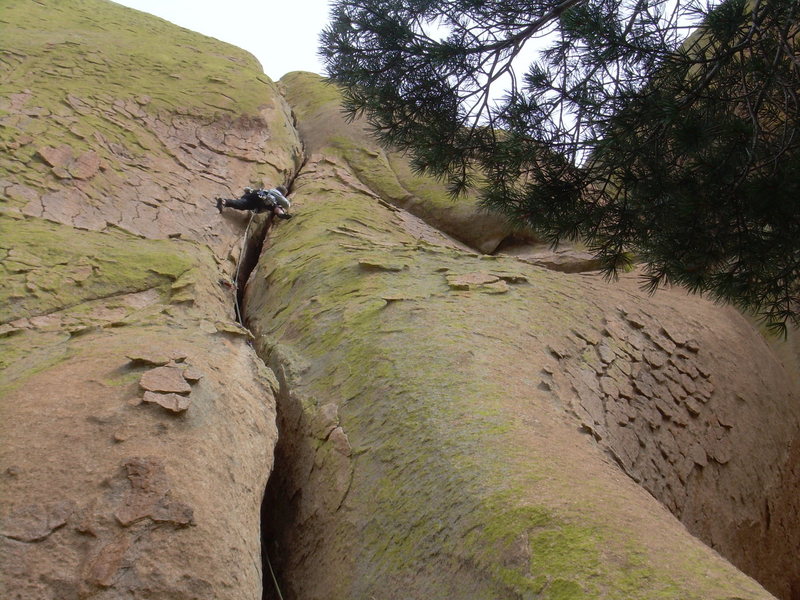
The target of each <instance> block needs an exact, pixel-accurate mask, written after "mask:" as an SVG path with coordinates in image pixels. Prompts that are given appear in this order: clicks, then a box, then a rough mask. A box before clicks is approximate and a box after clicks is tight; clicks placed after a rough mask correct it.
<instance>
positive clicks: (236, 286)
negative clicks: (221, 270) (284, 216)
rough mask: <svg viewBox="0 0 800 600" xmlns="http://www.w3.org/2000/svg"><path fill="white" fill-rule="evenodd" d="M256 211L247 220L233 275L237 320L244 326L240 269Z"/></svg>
mask: <svg viewBox="0 0 800 600" xmlns="http://www.w3.org/2000/svg"><path fill="white" fill-rule="evenodd" d="M255 216H256V213H254V212H251V213H250V220H249V221H248V222H247V228H246V229H245V230H244V238H242V249H241V250H240V251H239V260H238V261H237V262H236V274H235V275H234V276H233V292H234V295H235V300H236V301H235V302H234V306H235V307H236V321H237V322H238V323H239V324H240V325H242V326H244V319H242V307H241V306H240V305H239V304H240V303H239V270H240V269H241V267H242V259H243V258H244V249H245V248H246V247H247V236H248V235H249V234H250V225H251V224H252V223H253V219H254V218H255Z"/></svg>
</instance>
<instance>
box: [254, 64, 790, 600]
mask: <svg viewBox="0 0 800 600" xmlns="http://www.w3.org/2000/svg"><path fill="white" fill-rule="evenodd" d="M281 83H282V84H283V85H285V86H286V97H287V99H288V100H289V102H290V103H291V104H293V105H295V104H297V105H298V106H299V107H300V108H299V109H297V110H296V114H297V115H298V120H299V122H298V128H299V130H300V131H301V132H303V131H311V132H312V133H310V134H309V135H310V136H312V137H313V140H312V142H313V143H308V142H307V143H308V145H309V147H313V148H314V150H315V153H314V154H312V155H311V156H310V158H309V160H308V162H307V163H306V165H305V166H304V167H303V169H302V170H301V172H300V173H299V175H298V177H297V179H296V180H295V184H294V190H295V192H294V196H293V197H294V199H295V206H296V207H297V217H296V218H295V219H293V220H292V221H291V223H290V224H289V225H288V226H286V227H281V228H279V229H277V230H276V231H275V232H274V233H273V234H272V235H271V236H270V238H269V239H268V240H267V244H266V245H265V247H264V250H263V254H262V258H261V261H260V262H259V265H258V267H257V269H256V271H255V272H254V274H253V276H252V277H251V279H250V282H249V284H248V287H247V292H246V300H247V302H246V306H247V314H248V317H249V322H250V325H251V328H252V329H253V332H254V335H255V336H256V343H257V346H258V348H259V351H260V353H261V354H262V356H265V357H267V358H268V361H269V362H268V364H270V365H271V366H272V367H273V369H274V370H275V371H276V373H277V374H278V376H279V379H280V381H281V394H280V400H279V413H278V414H279V429H280V430H281V432H282V435H281V439H280V441H279V443H278V448H277V450H276V464H277V468H276V473H275V475H274V476H273V477H274V479H273V482H272V483H271V487H270V490H271V494H274V496H272V495H271V496H270V499H271V500H272V501H273V502H274V503H276V504H277V505H278V506H279V507H280V514H279V515H277V517H276V518H275V520H274V522H273V524H272V526H271V528H270V539H271V540H272V541H271V545H270V548H271V551H272V552H273V553H274V557H275V558H274V560H275V561H276V562H277V563H278V570H279V572H280V573H281V574H282V578H281V582H282V584H283V586H284V587H285V590H286V594H287V597H290V598H303V599H308V598H320V599H321V598H369V597H376V598H429V597H437V598H439V597H456V598H553V599H555V598H626V599H627V598H648V599H650V598H655V597H659V598H676V599H678V598H681V599H683V598H703V599H708V598H731V599H732V598H748V599H753V598H768V597H771V596H770V594H769V593H768V592H767V591H765V590H764V589H762V588H761V587H760V586H759V585H758V584H756V583H755V582H754V581H752V580H750V579H748V577H747V576H745V575H743V574H742V573H740V572H739V571H738V570H737V569H736V568H735V567H733V566H732V565H731V564H730V563H728V562H726V560H724V559H722V558H721V557H720V554H718V553H717V552H719V553H721V554H724V555H725V556H726V557H728V559H729V560H731V561H732V562H733V563H734V564H736V565H738V566H739V567H740V568H741V569H743V570H745V571H746V572H747V573H750V574H751V575H753V576H755V577H758V578H760V581H762V582H763V583H764V584H765V585H766V586H767V587H768V588H769V589H771V590H772V591H773V592H774V593H775V594H777V595H779V596H780V597H783V598H787V599H788V598H793V596H792V594H795V591H794V590H796V589H797V585H798V582H800V580H799V579H798V576H800V573H798V571H797V569H798V565H797V562H796V558H795V557H796V556H797V555H798V552H799V551H800V547H798V545H797V544H798V539H800V535H799V534H800V529H799V528H798V520H797V517H796V515H797V514H798V504H797V495H796V494H795V493H794V491H793V490H796V489H797V486H798V483H799V482H800V481H799V480H798V471H797V461H798V430H799V429H798V427H799V425H800V407H798V405H797V402H796V398H797V397H798V396H797V391H798V388H797V386H796V382H795V381H794V380H793V378H792V376H791V374H790V373H788V372H787V370H786V367H785V366H784V365H783V364H782V363H781V362H780V360H778V358H777V357H776V354H775V353H774V352H772V351H771V350H770V348H769V347H768V345H767V343H766V342H765V341H764V339H763V338H762V337H761V336H760V335H759V333H758V332H757V331H756V330H755V329H754V328H753V327H752V326H751V325H750V324H749V323H748V322H747V320H746V319H745V318H743V317H742V316H740V315H739V314H738V313H737V312H736V311H734V310H732V309H730V308H722V307H719V306H716V305H714V304H712V303H709V302H706V301H704V300H702V299H700V298H697V297H691V296H687V295H686V294H685V293H683V292H682V291H680V290H664V291H661V292H659V293H658V294H656V295H655V296H649V295H647V294H644V293H642V292H641V291H640V289H639V287H638V281H637V280H636V278H635V277H633V276H632V277H630V278H626V279H624V280H623V281H622V282H621V283H620V284H618V285H610V284H608V283H606V282H604V281H603V280H602V278H600V277H598V276H596V275H591V274H565V273H559V272H556V271H553V270H549V269H544V268H541V267H538V266H536V265H532V264H530V263H529V262H528V260H525V258H526V257H523V259H520V258H518V257H515V256H504V255H498V256H483V255H479V254H476V253H475V252H474V251H470V250H469V249H465V248H464V246H463V245H462V243H461V242H457V241H455V240H452V239H448V238H446V237H444V236H443V235H442V234H441V233H439V232H438V231H437V230H434V229H432V228H430V227H428V225H427V224H426V223H424V222H421V221H419V220H415V219H414V218H413V217H411V216H410V215H409V214H407V213H406V212H405V211H403V210H400V209H398V208H397V207H396V206H395V205H394V204H393V203H390V202H389V201H388V200H387V197H386V194H384V193H382V191H381V190H380V189H378V188H377V187H376V185H375V181H376V179H375V178H373V179H372V180H371V181H365V179H364V177H363V175H362V174H361V173H360V172H359V170H358V169H357V168H354V167H353V166H352V164H350V161H349V160H348V158H347V156H346V155H343V154H342V152H341V148H342V147H343V146H346V145H347V144H348V143H353V144H355V143H356V141H354V140H350V142H348V140H342V139H341V135H342V134H341V132H342V129H341V128H340V127H337V126H336V125H335V124H330V123H329V125H328V127H329V129H331V130H333V131H335V132H336V134H335V135H333V136H332V137H331V138H330V139H326V138H324V136H323V135H322V134H321V133H320V131H319V130H317V129H316V128H314V127H311V126H309V125H308V124H305V125H304V119H306V118H310V119H311V121H312V122H316V121H315V120H314V116H313V115H314V114H315V113H314V112H313V111H314V110H320V112H322V113H323V114H328V115H329V114H330V113H329V111H328V110H327V109H326V106H328V103H331V102H335V98H332V97H331V89H330V88H329V87H326V86H324V85H323V84H322V83H321V81H320V80H319V79H318V78H316V77H315V76H312V75H308V74H290V75H288V76H286V77H285V78H284V79H283V80H282V81H281ZM295 99H297V100H295ZM314 99H316V100H314ZM309 107H310V108H309ZM306 111H308V112H306ZM309 114H310V117H309ZM329 120H330V119H329ZM360 135H361V134H360V132H358V131H356V134H355V140H357V139H358V138H359V137H360ZM386 180H390V178H389V177H388V175H387V177H386ZM515 254H518V253H515ZM272 490H274V492H273V491H272ZM778 514H779V515H781V516H780V517H779V518H778V519H776V518H775V515H778ZM689 532H691V533H694V534H696V535H697V536H698V537H699V538H700V539H702V540H704V541H705V542H706V544H707V545H706V544H704V543H702V542H701V541H699V540H698V539H696V538H694V537H692V536H691V535H690V534H689ZM712 548H713V550H712Z"/></svg>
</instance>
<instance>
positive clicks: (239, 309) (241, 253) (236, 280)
mask: <svg viewBox="0 0 800 600" xmlns="http://www.w3.org/2000/svg"><path fill="white" fill-rule="evenodd" d="M255 216H256V213H254V212H251V213H250V220H249V221H248V222H247V227H246V228H245V230H244V237H243V238H242V249H241V250H240V251H239V260H238V261H237V262H236V273H235V274H234V276H233V292H234V295H235V298H236V302H235V303H234V306H235V307H236V320H237V321H238V322H239V324H240V325H242V326H244V320H243V319H242V307H241V306H240V305H239V271H240V269H241V267H242V258H243V257H244V249H245V248H246V247H247V238H248V236H249V235H250V225H252V223H253V219H254V218H255ZM264 558H265V559H266V560H267V567H268V568H269V574H270V575H271V576H272V583H273V585H275V591H276V592H277V593H278V599H279V600H283V594H281V588H280V586H279V585H278V579H277V578H276V577H275V571H273V570H272V563H271V562H270V560H269V554H268V553H267V551H266V550H264Z"/></svg>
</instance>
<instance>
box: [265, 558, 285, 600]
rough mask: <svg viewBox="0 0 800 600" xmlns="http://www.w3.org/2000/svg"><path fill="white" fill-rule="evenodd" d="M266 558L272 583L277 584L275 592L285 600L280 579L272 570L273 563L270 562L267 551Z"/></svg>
mask: <svg viewBox="0 0 800 600" xmlns="http://www.w3.org/2000/svg"><path fill="white" fill-rule="evenodd" d="M264 558H266V559H267V567H269V574H270V575H272V583H273V584H275V591H276V592H278V598H279V599H280V600H283V594H281V588H280V587H279V586H278V579H277V578H276V577H275V571H273V570H272V563H271V562H270V561H269V554H267V552H266V550H265V551H264Z"/></svg>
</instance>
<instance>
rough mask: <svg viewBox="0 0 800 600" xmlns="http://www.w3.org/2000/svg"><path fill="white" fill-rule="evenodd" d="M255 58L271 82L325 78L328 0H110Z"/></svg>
mask: <svg viewBox="0 0 800 600" xmlns="http://www.w3.org/2000/svg"><path fill="white" fill-rule="evenodd" d="M114 1H115V2H117V3H118V4H122V5H124V6H129V7H131V8H135V9H137V10H141V11H144V12H147V13H150V14H153V15H156V16H158V17H161V18H162V19H166V20H167V21H170V22H172V23H175V24H176V25H180V26H181V27H185V28H186V29H191V30H193V31H197V32H199V33H202V34H204V35H208V36H211V37H214V38H217V39H218V40H222V41H224V42H228V43H230V44H233V45H235V46H239V47H240V48H244V49H245V50H247V51H248V52H250V53H252V54H254V55H255V57H256V58H257V59H258V60H259V62H261V66H262V67H264V72H265V73H266V74H267V75H268V76H269V77H270V79H272V80H274V81H277V80H278V79H280V78H281V77H283V76H284V75H285V74H286V73H288V72H290V71H312V72H314V73H319V74H320V75H322V74H323V68H322V64H321V62H320V61H319V59H318V58H317V47H318V45H319V42H318V37H319V32H320V31H321V30H322V28H323V27H324V26H325V24H326V23H327V22H328V12H329V0H218V1H210V0H114Z"/></svg>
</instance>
